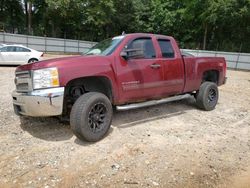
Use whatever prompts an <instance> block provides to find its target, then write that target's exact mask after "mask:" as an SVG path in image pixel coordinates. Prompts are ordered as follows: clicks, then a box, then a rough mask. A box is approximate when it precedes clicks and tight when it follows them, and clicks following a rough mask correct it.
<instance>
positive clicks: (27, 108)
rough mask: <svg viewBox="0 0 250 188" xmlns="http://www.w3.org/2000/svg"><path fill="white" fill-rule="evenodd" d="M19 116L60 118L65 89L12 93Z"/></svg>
mask: <svg viewBox="0 0 250 188" xmlns="http://www.w3.org/2000/svg"><path fill="white" fill-rule="evenodd" d="M12 98H13V105H14V110H15V113H16V114H17V115H24V116H33V117H45V116H58V115H61V114H62V111H63V98H64V87H60V88H52V89H41V90H34V91H31V92H28V93H18V92H16V91H14V92H13V93H12Z"/></svg>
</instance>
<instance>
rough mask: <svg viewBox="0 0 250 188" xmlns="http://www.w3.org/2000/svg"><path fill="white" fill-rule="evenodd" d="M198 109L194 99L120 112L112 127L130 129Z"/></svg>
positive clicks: (116, 115)
mask: <svg viewBox="0 0 250 188" xmlns="http://www.w3.org/2000/svg"><path fill="white" fill-rule="evenodd" d="M194 109H196V106H195V99H194V98H193V97H190V98H187V99H183V100H180V101H176V102H170V103H166V104H161V105H156V106H153V107H147V108H141V109H136V110H130V111H124V112H119V111H117V112H116V113H115V115H114V118H113V123H112V125H113V126H115V127H117V128H129V127H132V126H136V125H140V124H143V123H147V122H151V121H155V120H160V119H166V118H171V117H174V116H180V115H182V114H185V113H186V111H188V110H194Z"/></svg>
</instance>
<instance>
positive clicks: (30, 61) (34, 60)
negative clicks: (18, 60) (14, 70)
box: [28, 58, 38, 63]
mask: <svg viewBox="0 0 250 188" xmlns="http://www.w3.org/2000/svg"><path fill="white" fill-rule="evenodd" d="M37 61H38V59H35V58H32V59H30V60H29V61H28V63H35V62H37Z"/></svg>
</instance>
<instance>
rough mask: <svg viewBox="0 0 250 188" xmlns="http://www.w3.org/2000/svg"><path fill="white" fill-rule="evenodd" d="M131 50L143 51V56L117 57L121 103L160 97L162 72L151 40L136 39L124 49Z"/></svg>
mask: <svg viewBox="0 0 250 188" xmlns="http://www.w3.org/2000/svg"><path fill="white" fill-rule="evenodd" d="M133 49H136V50H140V51H143V56H142V57H135V58H129V59H124V58H123V57H119V58H120V62H121V63H118V64H117V68H118V69H119V70H118V71H117V72H119V73H120V75H119V76H118V79H119V80H118V82H119V85H120V87H121V88H120V96H121V97H120V98H121V101H124V102H128V101H129V102H135V101H141V100H145V99H151V98H157V97H160V96H162V92H163V88H162V85H163V70H162V65H161V60H160V59H159V58H158V57H157V53H156V50H155V47H154V44H153V41H152V39H151V38H149V37H147V38H136V39H134V40H132V41H130V42H128V44H127V45H126V46H125V48H124V50H133Z"/></svg>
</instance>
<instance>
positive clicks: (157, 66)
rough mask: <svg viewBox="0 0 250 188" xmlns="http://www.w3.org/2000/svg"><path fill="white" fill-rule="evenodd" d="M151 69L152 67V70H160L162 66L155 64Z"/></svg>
mask: <svg viewBox="0 0 250 188" xmlns="http://www.w3.org/2000/svg"><path fill="white" fill-rule="evenodd" d="M150 67H151V68H152V69H159V68H161V65H160V64H156V63H155V64H152V65H150Z"/></svg>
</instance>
